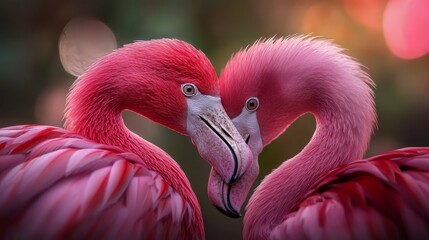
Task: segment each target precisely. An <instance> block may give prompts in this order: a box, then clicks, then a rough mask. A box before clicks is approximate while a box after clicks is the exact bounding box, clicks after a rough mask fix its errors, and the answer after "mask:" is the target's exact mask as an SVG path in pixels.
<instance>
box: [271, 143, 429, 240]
mask: <svg viewBox="0 0 429 240" xmlns="http://www.w3.org/2000/svg"><path fill="white" fill-rule="evenodd" d="M428 199H429V148H405V149H399V150H395V151H392V152H388V153H385V154H382V155H379V156H376V157H373V158H370V159H367V160H362V161H356V162H353V163H350V164H347V165H344V166H341V167H339V168H336V169H334V170H333V171H331V172H330V173H328V174H327V175H325V176H324V177H322V178H321V179H319V180H318V181H317V182H316V183H315V184H314V185H313V188H312V190H311V191H310V192H309V193H308V194H307V195H306V196H305V198H304V200H303V201H302V202H301V203H299V204H298V205H297V206H296V207H295V208H294V209H293V211H292V212H290V213H289V214H288V215H287V216H285V218H284V220H283V222H282V223H281V224H280V225H278V226H276V227H275V228H274V230H273V231H272V233H271V238H272V239H285V238H286V237H287V238H288V239H429V201H428Z"/></svg>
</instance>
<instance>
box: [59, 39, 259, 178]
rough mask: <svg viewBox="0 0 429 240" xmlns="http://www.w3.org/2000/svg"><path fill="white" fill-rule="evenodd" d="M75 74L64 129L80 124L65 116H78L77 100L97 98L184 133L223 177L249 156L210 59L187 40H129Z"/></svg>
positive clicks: (240, 170) (241, 167)
mask: <svg viewBox="0 0 429 240" xmlns="http://www.w3.org/2000/svg"><path fill="white" fill-rule="evenodd" d="M106 69H108V71H106ZM100 78H102V79H103V80H102V81H100ZM80 79H81V80H80V81H79V80H78V81H77V83H76V84H75V85H74V87H73V90H72V93H71V95H70V96H69V107H68V108H69V110H68V111H67V113H66V115H67V116H66V117H67V119H68V120H67V121H68V122H66V125H68V128H69V129H72V130H73V129H75V128H76V126H77V125H79V124H77V123H74V122H73V121H72V120H70V119H78V118H79V116H80V115H79V113H76V112H75V109H81V108H77V107H74V105H79V103H78V101H83V100H82V99H85V98H94V99H96V100H94V101H97V100H99V99H100V100H99V101H102V102H103V104H100V105H101V106H100V108H103V107H105V106H109V107H110V106H113V108H117V109H115V110H114V112H118V114H119V113H120V112H121V111H122V110H124V109H129V110H131V111H134V112H136V113H138V114H141V115H143V116H145V117H147V118H149V119H151V120H153V121H155V122H158V123H160V124H162V125H164V126H166V127H168V128H170V129H172V130H175V131H177V132H179V133H182V134H185V135H189V136H190V137H191V140H192V142H193V143H194V144H195V146H196V147H197V149H198V152H199V153H200V155H201V156H202V158H204V159H205V160H207V161H208V162H209V163H210V164H211V165H212V166H213V168H214V169H216V171H217V172H218V173H219V174H220V175H221V177H222V179H224V181H226V182H228V183H232V182H234V181H235V180H236V179H238V178H240V176H241V175H243V174H244V172H245V171H246V170H247V169H248V167H249V166H250V164H251V162H252V161H253V160H252V159H253V156H252V153H251V151H250V150H249V147H248V146H247V144H246V143H245V142H244V140H243V138H242V137H241V135H240V133H239V132H238V131H237V130H236V128H235V127H234V125H233V123H232V122H231V120H230V118H229V117H228V115H227V114H226V112H225V110H224V108H223V106H222V103H221V100H220V96H219V93H220V91H219V82H218V78H217V75H216V72H215V70H214V68H213V66H212V64H211V63H210V61H209V60H208V59H207V57H206V56H205V55H204V54H203V53H202V52H201V51H199V50H197V49H195V48H194V47H193V46H192V45H190V44H188V43H185V42H183V41H179V40H172V39H161V40H152V41H138V42H135V43H132V44H128V45H125V46H124V47H122V48H120V49H118V50H116V51H115V52H113V53H111V54H109V55H107V56H106V57H104V58H101V59H100V60H98V61H97V62H96V63H94V64H93V65H92V66H91V67H90V69H89V70H88V71H87V72H86V73H84V74H83V75H82V76H81V77H80ZM97 79H98V80H97ZM81 82H86V83H85V84H83V83H81ZM100 82H102V83H100ZM87 89H95V90H94V91H97V92H96V93H95V94H94V93H91V94H89V93H88V91H87ZM97 89H99V91H98V90H97ZM98 93H100V94H98ZM86 102H88V101H86ZM80 105H83V104H80ZM76 111H78V110H76ZM80 125H81V124H80Z"/></svg>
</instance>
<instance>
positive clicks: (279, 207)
mask: <svg viewBox="0 0 429 240" xmlns="http://www.w3.org/2000/svg"><path fill="white" fill-rule="evenodd" d="M313 114H314V115H315V117H316V121H317V128H316V131H315V133H314V135H313V137H312V139H311V140H310V143H309V144H308V145H307V146H306V147H305V148H304V149H303V150H302V151H301V152H300V153H299V154H298V155H296V156H295V157H293V158H292V159H290V160H287V161H285V162H284V163H283V164H282V165H281V166H280V167H278V168H277V169H276V170H274V171H273V172H272V173H271V174H270V175H268V176H266V177H265V179H264V180H263V182H262V183H261V184H260V185H259V186H258V187H257V189H256V190H255V193H254V194H253V195H252V197H251V199H250V200H249V204H248V205H247V212H246V215H245V219H244V221H245V229H244V233H245V235H246V236H245V239H268V236H269V233H270V232H271V230H272V229H273V228H274V227H275V226H276V225H278V224H280V223H281V221H282V220H283V219H284V217H285V216H286V215H287V213H288V212H289V211H290V210H291V209H292V208H293V207H294V206H295V205H296V204H297V203H298V202H299V201H301V200H302V198H303V197H304V195H305V194H306V193H307V192H308V191H309V190H310V188H311V186H312V185H313V184H314V182H315V181H316V180H317V179H318V178H320V177H321V176H322V175H324V174H326V173H327V172H328V171H330V170H332V169H333V168H335V167H337V166H340V165H342V164H344V163H348V162H351V161H353V160H358V159H361V158H362V156H363V154H364V151H365V150H366V148H367V144H368V140H369V138H370V134H371V130H369V131H365V129H362V126H361V125H360V124H359V121H358V119H357V116H353V115H354V114H352V113H351V112H350V111H348V112H345V113H342V115H340V114H339V113H338V112H337V111H335V112H334V111H332V112H319V113H313ZM273 199H275V200H273ZM250 236H253V237H250Z"/></svg>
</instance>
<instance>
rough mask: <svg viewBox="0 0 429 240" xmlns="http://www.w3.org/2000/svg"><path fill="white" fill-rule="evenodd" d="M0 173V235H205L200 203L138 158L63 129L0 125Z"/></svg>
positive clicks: (47, 236) (137, 236)
mask: <svg viewBox="0 0 429 240" xmlns="http://www.w3.org/2000/svg"><path fill="white" fill-rule="evenodd" d="M0 172H1V174H0V188H1V189H2V193H1V194H0V206H2V210H1V211H0V236H2V238H6V239H11V238H12V239H26V238H31V237H33V238H45V239H46V238H47V239H63V238H67V239H82V238H85V239H94V238H97V239H118V238H124V239H177V238H178V239H201V238H203V236H204V232H203V226H202V219H201V212H200V210H199V206H198V205H196V206H195V202H188V201H186V200H185V199H184V198H183V197H182V196H181V195H180V194H179V193H178V192H177V191H175V190H174V189H172V187H171V186H170V184H169V183H168V182H166V181H165V179H164V178H163V177H162V176H161V175H160V174H158V173H157V172H154V171H151V170H149V169H148V168H147V167H146V165H145V163H144V161H143V160H142V159H141V158H140V157H138V156H137V155H135V154H133V153H130V152H124V151H123V150H121V149H120V148H118V147H114V146H109V145H105V144H99V143H95V142H93V141H91V140H88V139H86V138H84V137H82V136H80V135H77V134H74V133H71V132H69V131H67V130H64V129H60V128H55V127H50V126H36V125H33V126H30V125H23V126H13V127H8V128H2V129H0ZM184 187H188V189H189V190H191V188H190V185H189V183H188V184H187V186H184ZM191 193H192V191H191ZM23 229H24V230H23Z"/></svg>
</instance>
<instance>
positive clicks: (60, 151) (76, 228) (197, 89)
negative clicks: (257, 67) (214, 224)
mask: <svg viewBox="0 0 429 240" xmlns="http://www.w3.org/2000/svg"><path fill="white" fill-rule="evenodd" d="M125 109H129V110H132V111H134V112H136V113H138V114H141V115H143V116H145V117H147V118H149V119H151V120H153V121H155V122H158V123H160V124H162V125H164V126H166V127H168V128H170V129H172V130H175V131H177V132H179V133H182V134H185V135H189V136H190V137H191V139H192V141H193V143H194V144H195V145H196V147H197V148H198V151H199V153H200V155H201V156H202V157H203V158H204V159H206V160H207V161H208V162H209V163H210V164H212V165H213V167H214V168H215V169H216V170H217V171H219V173H220V174H221V175H222V176H223V177H225V179H224V180H225V181H226V182H229V183H232V182H233V181H235V180H236V179H238V178H239V177H240V176H241V175H243V173H244V172H245V170H246V169H247V168H248V166H250V164H251V162H252V158H253V157H252V153H251V151H250V150H249V148H248V146H247V145H246V143H245V142H244V140H243V139H242V137H241V135H240V133H239V132H238V131H237V130H236V129H235V128H234V125H233V124H232V122H231V120H230V119H229V118H228V117H227V115H226V113H225V111H224V109H223V107H222V105H221V101H220V98H219V85H218V79H217V76H216V73H215V71H214V69H213V67H212V65H211V63H210V62H209V60H208V59H207V58H206V57H205V55H204V54H203V53H202V52H201V51H199V50H197V49H195V48H194V47H193V46H192V45H190V44H188V43H185V42H183V41H180V40H174V39H161V40H151V41H137V42H135V43H132V44H128V45H125V46H124V47H123V48H120V49H118V50H116V51H115V52H113V53H111V54H109V55H107V56H105V57H102V58H100V59H99V60H98V61H96V62H95V63H94V64H93V65H92V66H91V67H90V68H89V69H88V70H87V71H86V72H85V73H84V74H83V75H82V76H80V77H79V78H78V79H77V81H75V83H74V84H73V86H72V88H71V91H70V93H69V96H68V99H67V106H66V112H65V129H61V128H57V127H51V126H41V125H21V126H12V127H6V128H2V129H0V189H1V192H0V238H1V239H63V238H66V239H82V238H85V239H86V238H91V239H204V237H205V236H204V228H203V220H202V214H201V210H200V207H199V204H198V201H197V198H196V196H195V194H194V192H193V191H192V189H191V185H190V183H189V181H188V180H187V178H186V176H185V174H184V173H183V171H182V170H181V169H180V167H179V165H178V164H177V163H176V162H175V161H174V160H173V159H172V158H171V157H170V156H169V155H168V154H167V153H165V152H164V151H163V150H161V149H160V148H158V147H157V146H155V145H153V144H151V143H149V142H148V141H146V140H144V139H141V138H140V137H138V136H137V135H136V134H134V133H132V132H130V131H129V130H128V129H127V128H126V126H125V125H124V123H123V120H122V117H121V112H122V111H123V110H125ZM209 197H213V198H224V199H225V201H226V202H228V201H229V198H228V196H227V195H225V196H213V195H211V196H209ZM217 207H218V208H223V206H217ZM225 211H226V212H227V211H228V209H226V210H225ZM232 214H234V212H233V213H232Z"/></svg>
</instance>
